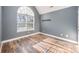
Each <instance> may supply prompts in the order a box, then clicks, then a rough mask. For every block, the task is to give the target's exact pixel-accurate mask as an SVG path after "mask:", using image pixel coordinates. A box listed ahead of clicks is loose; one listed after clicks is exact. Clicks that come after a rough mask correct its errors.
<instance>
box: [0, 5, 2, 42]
mask: <svg viewBox="0 0 79 59" xmlns="http://www.w3.org/2000/svg"><path fill="white" fill-rule="evenodd" d="M1 14H2V13H1V6H0V41H1V39H2V35H1V34H2V30H1V29H2V26H1V25H2V24H1V21H2V18H1V16H2V15H1Z"/></svg>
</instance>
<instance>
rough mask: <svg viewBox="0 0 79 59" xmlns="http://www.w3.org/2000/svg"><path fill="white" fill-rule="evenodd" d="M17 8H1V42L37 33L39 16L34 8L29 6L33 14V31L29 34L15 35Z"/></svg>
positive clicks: (20, 33)
mask: <svg viewBox="0 0 79 59" xmlns="http://www.w3.org/2000/svg"><path fill="white" fill-rule="evenodd" d="M18 7H19V6H3V7H2V20H3V21H2V23H3V24H2V41H3V40H7V39H11V38H14V37H19V36H23V35H27V34H31V33H34V32H38V31H39V14H38V12H37V10H36V9H35V7H33V6H30V8H31V9H32V10H33V11H34V13H35V30H34V31H30V32H19V33H17V26H16V20H17V19H16V17H17V9H18Z"/></svg>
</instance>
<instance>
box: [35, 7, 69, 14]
mask: <svg viewBox="0 0 79 59" xmlns="http://www.w3.org/2000/svg"><path fill="white" fill-rule="evenodd" d="M68 7H70V6H53V7H51V6H36V9H37V10H38V12H39V14H45V13H49V12H53V11H56V10H60V9H64V8H68Z"/></svg>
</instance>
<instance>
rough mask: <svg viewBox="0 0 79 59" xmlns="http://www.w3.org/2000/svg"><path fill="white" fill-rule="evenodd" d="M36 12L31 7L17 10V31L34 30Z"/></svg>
mask: <svg viewBox="0 0 79 59" xmlns="http://www.w3.org/2000/svg"><path fill="white" fill-rule="evenodd" d="M34 20H35V18H34V12H33V11H32V10H31V9H30V8H29V7H19V8H18V10H17V32H23V31H31V30H34Z"/></svg>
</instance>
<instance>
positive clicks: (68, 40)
mask: <svg viewBox="0 0 79 59" xmlns="http://www.w3.org/2000/svg"><path fill="white" fill-rule="evenodd" d="M40 33H41V34H44V35H47V36H51V37H54V38H57V39H60V40H64V41H67V42H71V43H75V44H78V42H76V41H73V40H70V39H65V38H61V37H58V36H54V35H50V34H46V33H42V32H40Z"/></svg>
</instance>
